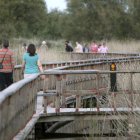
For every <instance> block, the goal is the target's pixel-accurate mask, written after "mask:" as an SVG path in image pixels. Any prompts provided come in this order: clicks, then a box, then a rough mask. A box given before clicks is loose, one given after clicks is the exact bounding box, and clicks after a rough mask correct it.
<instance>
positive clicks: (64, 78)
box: [61, 75, 67, 107]
mask: <svg viewBox="0 0 140 140" xmlns="http://www.w3.org/2000/svg"><path fill="white" fill-rule="evenodd" d="M66 77H67V75H63V76H62V78H63V79H62V85H61V86H62V87H61V88H62V90H61V92H62V93H61V95H62V96H61V107H66V104H65V102H66V101H65V93H66Z"/></svg>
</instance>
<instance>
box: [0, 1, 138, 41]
mask: <svg viewBox="0 0 140 140" xmlns="http://www.w3.org/2000/svg"><path fill="white" fill-rule="evenodd" d="M0 9H1V10H0V32H1V34H0V39H2V38H3V37H5V36H6V37H8V38H10V37H12V38H13V37H16V38H19V37H24V38H34V37H37V38H41V39H43V38H44V39H46V38H47V39H51V40H56V39H69V40H73V41H75V40H79V41H81V40H85V41H91V40H103V39H104V40H106V39H107V40H110V39H119V40H124V39H137V40H138V39H140V0H67V9H66V11H63V12H60V11H58V10H57V9H54V10H52V11H51V12H50V13H49V12H48V11H47V6H46V4H45V0H11V1H9V0H1V1H0Z"/></svg>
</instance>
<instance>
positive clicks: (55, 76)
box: [0, 56, 140, 140]
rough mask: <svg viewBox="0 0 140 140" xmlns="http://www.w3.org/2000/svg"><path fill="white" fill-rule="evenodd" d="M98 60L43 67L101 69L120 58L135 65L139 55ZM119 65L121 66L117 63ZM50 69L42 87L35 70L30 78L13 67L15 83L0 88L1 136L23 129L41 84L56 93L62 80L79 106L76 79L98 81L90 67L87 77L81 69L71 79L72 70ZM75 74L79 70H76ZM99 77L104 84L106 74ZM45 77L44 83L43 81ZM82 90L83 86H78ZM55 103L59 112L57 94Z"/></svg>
mask: <svg viewBox="0 0 140 140" xmlns="http://www.w3.org/2000/svg"><path fill="white" fill-rule="evenodd" d="M100 60H101V59H100ZM100 60H99V59H97V60H95V61H94V60H86V61H84V60H83V61H75V62H72V61H71V62H60V63H57V64H56V65H52V64H45V65H44V67H46V69H51V68H56V67H58V66H60V68H59V69H67V70H68V69H73V70H76V69H77V70H80V69H82V70H83V69H89V68H90V69H91V70H92V69H95V68H99V67H101V68H100V69H108V68H109V67H108V66H109V64H110V63H111V62H112V61H115V62H116V63H118V66H117V67H118V68H119V65H120V64H121V62H120V61H122V63H123V65H124V64H127V65H130V63H131V62H132V64H133V63H134V64H135V65H137V64H138V63H139V60H140V58H139V57H138V56H137V57H133V56H132V57H130V58H127V59H126V58H123V59H122V58H118V59H117V58H114V60H113V59H112V60H111V59H108V60H107V59H103V61H104V62H100ZM69 63H70V64H69ZM85 64H86V65H85ZM95 64H96V65H95ZM69 65H70V67H69ZM77 65H78V66H77ZM84 65H85V66H84ZM99 65H100V66H99ZM62 66H63V68H62ZM124 66H125V65H124ZM48 67H49V68H48ZM120 67H121V68H123V67H122V66H120ZM135 67H136V66H135ZM56 69H58V68H56ZM53 72H54V73H50V71H49V70H48V73H46V74H47V75H48V76H49V75H50V76H49V77H48V76H47V78H46V79H45V81H46V84H47V85H45V86H44V87H42V81H41V80H40V77H39V74H37V75H36V76H32V77H31V78H30V79H28V78H27V79H23V80H21V79H22V78H23V76H22V75H21V66H16V68H15V71H14V74H15V77H14V78H15V83H14V84H13V85H11V86H9V87H8V88H7V89H5V90H4V91H2V92H0V140H10V139H12V137H13V136H15V135H16V133H18V132H19V130H20V129H22V128H23V127H24V126H25V125H26V123H27V122H28V121H29V120H30V118H31V117H32V115H33V114H34V111H35V104H36V96H37V92H38V91H40V89H42V88H43V89H44V92H49V90H50V91H51V92H52V91H53V90H54V92H56V91H57V92H56V93H59V94H56V95H61V93H62V91H63V90H62V88H61V87H62V85H61V84H62V83H64V85H66V87H67V89H68V88H70V89H72V88H73V91H72V92H71V93H70V92H69V91H70V89H69V90H67V91H68V93H67V94H68V95H72V94H77V106H76V108H77V109H78V107H80V102H79V100H80V96H79V94H78V93H77V91H76V90H77V89H76V88H77V87H79V88H80V86H79V83H84V82H85V81H87V82H88V81H90V82H91V81H92V82H93V83H94V84H93V83H92V84H91V85H93V87H94V86H97V85H98V82H97V81H98V80H96V79H98V78H95V77H98V74H95V75H96V76H93V71H92V73H90V75H91V76H89V77H87V76H86V77H85V74H86V73H83V72H82V73H81V75H82V78H80V77H81V76H79V77H78V79H74V78H75V76H74V75H75V74H74V73H73V72H72V73H71V72H70V73H68V77H66V74H67V72H64V71H63V72H62V71H56V70H55V71H53ZM57 72H58V73H57ZM75 72H76V71H75ZM94 72H95V71H94ZM97 73H98V72H97ZM44 74H45V73H44ZM71 74H72V75H73V74H74V75H73V76H71ZM77 75H78V73H77ZM88 75H89V74H88ZM107 75H108V74H107ZM62 77H63V78H62ZM83 77H84V78H83ZM61 78H62V80H61ZM66 78H68V79H70V80H68V81H67V82H65V80H66ZM90 78H91V80H90ZM133 78H134V77H133ZM83 79H84V80H83ZM19 80H20V81H19ZM47 80H48V82H47ZM75 80H76V81H75ZM102 80H103V81H104V82H103V83H102V84H101V85H104V84H106V76H102ZM16 81H18V82H16ZM45 81H44V82H43V83H45ZM56 81H57V82H56ZM62 81H63V82H62ZM60 85H61V87H60ZM73 85H74V86H73ZM106 86H107V85H106ZM106 86H105V88H106ZM64 89H65V88H64ZM81 90H83V89H81ZM96 90H98V92H97V91H96V92H97V93H99V92H101V91H100V90H99V89H98V88H97V87H96ZM105 90H106V89H105ZM78 91H79V92H80V89H78ZM103 91H104V90H103ZM86 92H87V93H88V94H90V93H91V92H90V91H87V89H86ZM53 99H54V98H53ZM51 100H52V99H50V101H51ZM61 101H62V104H61V105H64V102H63V101H64V100H63V98H62V100H61ZM45 103H46V102H45ZM55 107H56V111H57V112H59V109H60V100H59V96H58V97H57V98H56V100H55ZM44 111H45V109H44ZM13 128H14V129H13Z"/></svg>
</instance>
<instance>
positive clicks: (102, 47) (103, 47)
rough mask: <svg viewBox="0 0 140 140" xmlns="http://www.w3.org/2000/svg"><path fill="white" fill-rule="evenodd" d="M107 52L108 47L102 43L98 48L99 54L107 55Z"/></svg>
mask: <svg viewBox="0 0 140 140" xmlns="http://www.w3.org/2000/svg"><path fill="white" fill-rule="evenodd" d="M107 52H108V47H107V46H106V44H105V43H103V45H102V46H100V53H104V54H105V53H107Z"/></svg>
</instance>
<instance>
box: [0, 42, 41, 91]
mask: <svg viewBox="0 0 140 140" xmlns="http://www.w3.org/2000/svg"><path fill="white" fill-rule="evenodd" d="M2 45H3V47H2V49H0V91H2V90H4V89H5V88H7V87H8V86H10V85H11V84H12V83H13V71H14V66H15V63H14V52H13V51H12V50H11V49H9V41H8V40H4V41H3V44H2ZM25 49H26V51H25V53H24V55H23V64H22V71H23V73H24V78H28V77H30V76H31V75H33V74H37V73H39V72H43V68H42V64H41V62H40V60H39V55H38V54H37V53H36V47H35V45H34V44H29V45H28V46H26V48H25Z"/></svg>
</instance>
